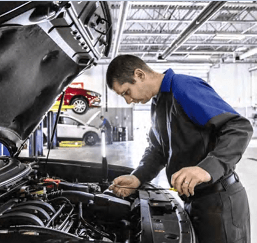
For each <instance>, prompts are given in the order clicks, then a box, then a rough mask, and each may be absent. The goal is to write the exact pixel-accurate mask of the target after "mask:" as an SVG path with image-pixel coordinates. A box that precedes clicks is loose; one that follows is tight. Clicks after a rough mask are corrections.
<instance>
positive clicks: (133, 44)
mask: <svg viewBox="0 0 257 243" xmlns="http://www.w3.org/2000/svg"><path fill="white" fill-rule="evenodd" d="M141 45H143V46H159V47H167V46H168V44H165V43H146V42H143V43H139V42H137V43H129V42H127V43H120V46H141ZM196 45H197V46H228V47H238V46H245V47H250V46H257V43H252V44H251V43H231V42H230V43H227V42H223V43H222V42H219V43H213V42H205V43H197V42H194V43H188V42H186V43H183V44H182V45H181V46H196Z"/></svg>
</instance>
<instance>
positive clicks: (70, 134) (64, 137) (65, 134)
mask: <svg viewBox="0 0 257 243" xmlns="http://www.w3.org/2000/svg"><path fill="white" fill-rule="evenodd" d="M43 133H44V137H45V138H46V137H47V128H46V127H44V128H43ZM100 138H101V130H100V129H98V128H96V127H95V126H92V125H90V124H87V123H85V122H83V121H81V120H79V119H77V118H75V117H72V116H69V115H63V114H61V115H60V116H59V120H58V124H57V140H58V141H77V140H83V141H84V142H85V144H86V145H94V144H96V142H98V141H100Z"/></svg>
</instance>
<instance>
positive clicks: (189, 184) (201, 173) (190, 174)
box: [171, 166, 211, 197]
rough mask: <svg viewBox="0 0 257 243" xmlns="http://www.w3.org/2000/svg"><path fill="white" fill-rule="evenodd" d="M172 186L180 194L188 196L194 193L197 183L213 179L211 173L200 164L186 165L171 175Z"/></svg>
mask: <svg viewBox="0 0 257 243" xmlns="http://www.w3.org/2000/svg"><path fill="white" fill-rule="evenodd" d="M171 178H172V179H171V184H172V186H173V187H174V188H175V189H177V191H178V193H179V194H180V195H183V194H185V195H186V196H187V197H189V196H190V195H191V196H193V195H194V189H195V186H196V185H199V184H201V183H203V182H208V181H210V180H211V176H210V174H209V173H208V172H207V171H205V170H204V169H202V168H200V167H198V166H191V167H185V168H182V169H181V170H179V171H178V172H176V173H174V174H173V175H172V177H171Z"/></svg>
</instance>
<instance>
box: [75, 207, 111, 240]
mask: <svg viewBox="0 0 257 243" xmlns="http://www.w3.org/2000/svg"><path fill="white" fill-rule="evenodd" d="M79 217H80V221H82V223H83V224H84V225H85V226H87V227H88V228H89V229H91V230H92V231H94V232H96V233H98V234H100V235H101V236H103V237H106V238H108V239H111V240H113V239H112V238H114V242H116V237H112V236H111V235H110V234H108V233H106V232H103V231H101V230H99V229H97V228H95V227H94V226H93V225H91V224H89V223H88V222H87V221H86V220H85V219H84V218H83V215H82V203H81V202H80V203H79Z"/></svg>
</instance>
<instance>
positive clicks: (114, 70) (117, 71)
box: [106, 55, 152, 89]
mask: <svg viewBox="0 0 257 243" xmlns="http://www.w3.org/2000/svg"><path fill="white" fill-rule="evenodd" d="M137 68H140V69H142V70H143V71H146V72H152V69H151V68H150V67H149V66H147V64H146V63H145V62H144V61H143V60H142V59H140V58H139V57H137V56H132V55H120V56H117V57H115V58H114V59H113V60H112V61H111V63H110V64H109V66H108V69H107V73H106V80H107V85H108V87H109V88H110V89H112V88H113V82H114V81H117V82H118V83H119V84H120V85H122V84H124V83H133V75H134V71H135V69H137Z"/></svg>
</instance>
